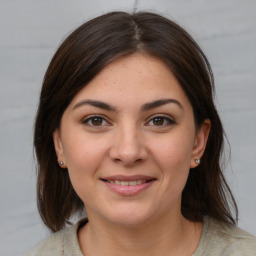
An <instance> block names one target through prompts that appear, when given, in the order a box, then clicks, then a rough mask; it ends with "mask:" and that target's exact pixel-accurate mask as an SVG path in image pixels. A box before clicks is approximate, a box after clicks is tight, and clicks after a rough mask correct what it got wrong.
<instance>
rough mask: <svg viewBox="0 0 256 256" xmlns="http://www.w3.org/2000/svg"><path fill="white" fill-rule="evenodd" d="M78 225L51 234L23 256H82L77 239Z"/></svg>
mask: <svg viewBox="0 0 256 256" xmlns="http://www.w3.org/2000/svg"><path fill="white" fill-rule="evenodd" d="M80 223H81V222H79V223H77V224H76V225H72V226H69V227H66V228H64V229H62V230H60V231H58V232H56V233H54V234H52V235H51V236H49V237H48V238H46V239H45V240H43V241H42V242H40V243H39V244H37V245H36V246H35V247H34V248H33V249H31V250H30V251H29V252H27V253H26V254H24V255H23V256H45V255H47V256H51V255H54V256H61V255H77V256H83V254H82V252H81V250H80V247H79V243H78V238H77V229H78V227H79V225H80Z"/></svg>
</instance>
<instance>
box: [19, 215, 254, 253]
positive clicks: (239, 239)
mask: <svg viewBox="0 0 256 256" xmlns="http://www.w3.org/2000/svg"><path fill="white" fill-rule="evenodd" d="M85 222H87V220H82V221H80V222H79V223H77V224H76V225H74V226H70V227H67V228H65V229H63V230H61V231H59V232H56V233H54V234H53V235H52V236H50V237H48V238H47V239H46V240H44V241H43V242H41V243H39V244H38V245H37V246H35V248H33V249H32V250H31V251H30V252H28V253H27V254H25V255H23V256H84V255H83V254H82V252H81V250H80V247H79V243H78V238H77V229H78V227H79V225H82V224H84V223H85ZM216 255H221V256H256V237H254V236H253V235H251V234H249V233H247V232H245V231H243V230H241V229H239V228H237V227H235V226H232V225H227V224H223V223H220V222H218V221H216V220H214V219H212V218H208V217H205V218H204V226H203V231H202V236H201V239H200V243H199V246H198V248H197V250H196V251H195V253H194V254H193V255H192V256H216Z"/></svg>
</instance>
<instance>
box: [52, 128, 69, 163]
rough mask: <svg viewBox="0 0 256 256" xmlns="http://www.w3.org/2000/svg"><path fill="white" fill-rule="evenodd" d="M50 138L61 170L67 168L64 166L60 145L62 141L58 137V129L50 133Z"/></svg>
mask: <svg viewBox="0 0 256 256" xmlns="http://www.w3.org/2000/svg"><path fill="white" fill-rule="evenodd" d="M52 138H53V142H54V147H55V152H56V155H57V161H58V163H59V165H60V167H61V168H67V166H66V164H65V163H66V161H65V156H64V151H63V145H62V140H61V135H60V130H59V129H56V130H55V131H54V132H53V133H52ZM60 162H63V164H60Z"/></svg>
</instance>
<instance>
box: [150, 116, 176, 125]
mask: <svg viewBox="0 0 256 256" xmlns="http://www.w3.org/2000/svg"><path fill="white" fill-rule="evenodd" d="M157 118H158V119H161V120H162V121H163V122H164V123H163V124H161V125H154V124H153V125H152V126H156V127H165V126H167V125H168V126H169V125H173V124H176V122H175V121H174V120H173V119H172V118H170V117H169V116H166V115H156V116H153V117H151V118H150V120H149V121H148V122H147V123H146V125H147V126H151V125H150V122H153V121H154V120H155V119H157Z"/></svg>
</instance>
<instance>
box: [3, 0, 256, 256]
mask: <svg viewBox="0 0 256 256" xmlns="http://www.w3.org/2000/svg"><path fill="white" fill-rule="evenodd" d="M134 8H135V9H137V10H138V11H139V10H147V11H156V12H158V13H160V14H164V15H166V16H167V17H169V18H171V19H173V20H175V21H176V22H178V23H179V24H180V25H182V26H184V27H185V28H186V29H187V30H188V31H189V33H191V35H192V36H193V37H194V38H195V39H196V40H197V42H198V43H199V45H200V46H201V47H202V49H203V50H204V52H205V53H206V55H207V57H208V58H209V61H210V63H211V65H212V68H213V71H214V74H215V80H216V87H217V101H216V104H217V106H218V109H219V111H220V115H221V118H222V120H223V124H224V127H225V130H226V133H227V136H228V139H229V142H230V145H231V149H232V150H231V154H232V156H231V159H230V162H231V164H227V168H226V176H227V178H228V181H229V184H230V186H231V188H232V189H233V192H234V195H235V197H236V199H237V202H238V206H239V210H240V218H239V226H240V227H242V228H243V229H246V230H247V231H249V232H251V233H252V234H254V235H256V221H255V216H256V186H255V182H256V169H255V166H256V135H255V134H256V129H255V128H256V100H255V97H256V1H255V0H217V1H212V0H157V1H155V0H154V1H153V0H140V1H132V0H105V1H104V0H93V1H89V0H73V1H68V0H44V1H39V0H33V1H32V0H0V35H1V39H0V164H1V165H0V166H1V167H0V168H1V169H0V170H1V179H0V203H1V204H0V207H1V208H0V220H1V228H0V255H8V256H14V255H21V254H22V253H23V252H25V251H26V250H27V249H29V248H31V246H33V245H34V244H35V243H37V242H38V241H39V240H41V239H43V238H44V237H46V236H47V235H48V232H47V230H46V228H45V227H44V226H43V225H42V223H41V220H40V218H39V215H38V213H37V209H36V196H35V180H36V179H35V178H36V176H35V168H34V166H35V161H34V159H33V148H32V133H33V121H34V115H35V111H36V107H37V103H38V95H39V91H40V86H41V82H42V79H43V75H44V72H45V70H46V68H47V65H48V64H49V61H50V59H51V57H52V55H53V54H54V52H55V50H56V49H57V47H58V46H59V44H60V42H61V41H62V40H63V39H64V38H65V37H66V36H67V35H68V34H69V33H70V32H71V31H72V30H73V29H74V28H76V27H77V26H78V25H80V24H81V23H82V22H84V21H86V20H88V19H90V18H92V17H95V16H97V15H100V14H103V13H105V12H107V11H113V10H123V11H128V12H131V11H132V10H133V9H134Z"/></svg>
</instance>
